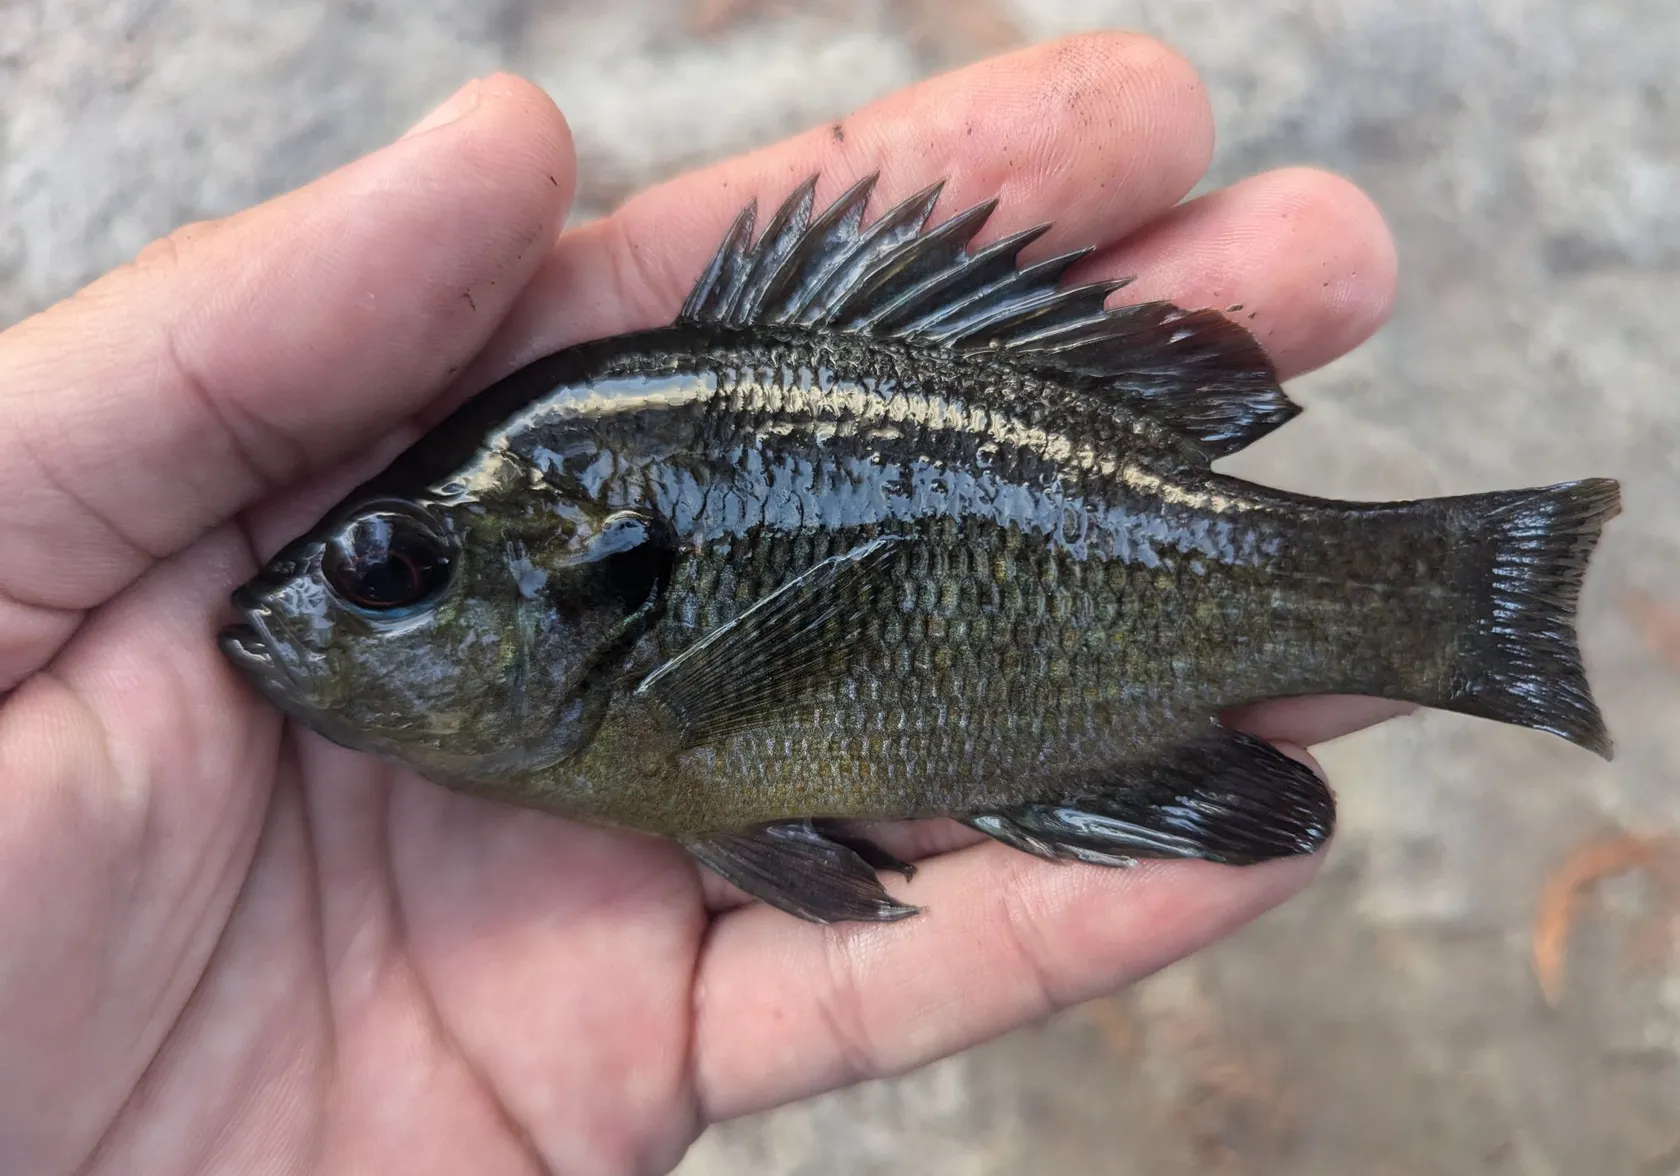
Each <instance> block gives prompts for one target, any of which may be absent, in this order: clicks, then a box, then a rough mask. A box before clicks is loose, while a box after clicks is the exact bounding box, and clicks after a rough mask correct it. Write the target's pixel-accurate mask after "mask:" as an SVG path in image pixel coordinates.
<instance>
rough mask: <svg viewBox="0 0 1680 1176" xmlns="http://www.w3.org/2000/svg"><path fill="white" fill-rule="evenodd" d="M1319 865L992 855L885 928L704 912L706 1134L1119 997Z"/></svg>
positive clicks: (923, 886)
mask: <svg viewBox="0 0 1680 1176" xmlns="http://www.w3.org/2000/svg"><path fill="white" fill-rule="evenodd" d="M1318 860H1319V859H1318V858H1316V857H1314V858H1295V859H1289V860H1285V861H1278V862H1269V863H1266V864H1265V865H1260V866H1251V867H1245V868H1240V869H1239V868H1233V867H1228V866H1216V865H1211V864H1209V863H1206V862H1149V863H1145V864H1143V865H1140V866H1138V867H1136V868H1133V869H1108V868H1103V867H1097V866H1079V865H1068V864H1061V863H1051V862H1044V861H1040V860H1039V859H1037V858H1033V857H1030V856H1028V855H1026V854H1023V853H1020V852H1018V851H1015V850H1012V849H1009V848H1006V847H1004V846H1001V845H996V844H990V843H988V844H984V845H977V846H973V847H971V848H968V849H964V850H960V851H958V852H956V853H951V854H948V855H946V856H943V857H939V858H935V859H933V860H931V861H929V862H928V863H927V864H926V865H925V866H923V868H922V869H921V871H920V872H919V873H918V874H917V876H916V878H915V880H914V881H913V882H910V883H908V884H893V889H894V891H895V893H898V894H899V895H900V896H902V897H903V898H904V899H905V900H906V901H909V902H913V903H915V904H917V905H919V906H921V907H922V908H923V909H922V911H921V913H920V914H918V915H916V916H914V917H912V918H909V919H905V920H903V921H901V922H897V923H888V924H876V925H864V924H839V925H836V926H832V927H818V926H814V925H812V924H808V923H802V922H799V921H797V920H794V919H792V918H790V917H789V916H787V915H784V914H782V913H781V912H779V911H774V910H770V909H768V908H765V907H761V906H752V907H747V908H744V909H742V910H739V911H736V912H734V913H732V914H728V915H724V916H721V917H720V918H719V919H718V920H717V921H716V923H715V924H714V927H713V931H712V935H711V938H710V939H709V941H708V946H707V950H706V953H705V955H704V956H703V957H702V963H701V970H700V973H699V976H698V982H697V987H696V996H695V1010H696V1018H697V1020H696V1026H695V1033H696V1037H695V1066H696V1082H697V1084H698V1089H699V1092H700V1098H701V1105H702V1107H703V1108H704V1111H705V1114H706V1116H707V1118H708V1119H710V1120H717V1119H727V1118H731V1117H733V1116H736V1115H742V1114H747V1113H750V1112H752V1111H756V1110H761V1109H763V1108H766V1107H771V1106H775V1105H778V1104H780V1103H784V1102H788V1101H791V1100H793V1099H797V1098H802V1097H805V1096H807V1095H811V1094H815V1093H818V1092H820V1091H823V1090H830V1089H834V1088H836V1087H839V1086H843V1085H847V1084H849V1083H852V1082H857V1081H861V1080H864V1079H868V1078H876V1077H883V1076H887V1075H892V1074H899V1073H903V1072H904V1071H906V1070H909V1069H912V1068H914V1067H916V1066H920V1065H923V1064H925V1063H927V1062H929V1061H932V1060H934V1059H937V1058H940V1057H944V1056H946V1055H948V1054H951V1053H954V1052H956V1051H958V1050H960V1049H964V1048H966V1047H968V1046H970V1045H973V1044H976V1043H978V1042H981V1041H984V1040H987V1039H989V1038H992V1037H995V1036H997V1035H998V1034H1000V1033H1003V1032H1005V1031H1007V1030H1009V1029H1011V1028H1014V1027H1016V1026H1019V1025H1022V1024H1025V1023H1027V1022H1029V1021H1032V1020H1035V1019H1038V1018H1041V1017H1043V1016H1045V1015H1047V1014H1048V1013H1050V1012H1053V1011H1055V1010H1056V1009H1060V1008H1065V1007H1067V1006H1069V1005H1072V1004H1077V1003H1079V1002H1081V1001H1085V1000H1089V999H1091V998H1092V997H1095V996H1098V995H1101V994H1103V993H1106V992H1111V991H1114V990H1115V989H1117V988H1120V987H1123V986H1124V985H1126V984H1129V983H1131V982H1133V981H1135V980H1137V979H1139V978H1140V977H1142V976H1144V975H1147V974H1148V973H1150V972H1152V971H1154V970H1156V969H1159V968H1161V967H1164V966H1165V965H1167V964H1168V963H1171V962H1173V961H1174V960H1177V959H1180V958H1182V957H1183V956H1185V955H1188V954H1189V953H1191V952H1193V951H1195V950H1196V949H1198V948H1200V947H1202V946H1204V945H1205V944H1207V943H1210V942H1212V941H1213V940H1215V939H1218V938H1219V937H1221V936H1223V935H1226V934H1228V933H1229V932H1231V931H1232V930H1234V929H1235V928H1236V927H1238V926H1240V925H1241V924H1243V923H1245V922H1247V921H1248V920H1250V919H1252V918H1254V917H1255V916H1256V915H1258V914H1260V913H1261V912H1263V911H1265V910H1267V909H1268V908H1270V907H1272V906H1274V905H1276V904H1277V903H1279V902H1281V901H1283V900H1284V899H1286V898H1287V897H1289V896H1290V895H1291V894H1293V893H1294V892H1295V891H1297V890H1299V889H1300V888H1301V887H1302V886H1304V885H1305V884H1306V883H1307V881H1308V880H1309V879H1310V878H1311V876H1312V874H1313V871H1314V870H1315V869H1316V866H1317V863H1318Z"/></svg>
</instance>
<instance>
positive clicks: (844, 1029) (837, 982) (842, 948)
mask: <svg viewBox="0 0 1680 1176" xmlns="http://www.w3.org/2000/svg"><path fill="white" fill-rule="evenodd" d="M822 935H823V957H824V960H825V962H826V963H827V965H828V976H829V985H828V989H827V991H826V992H825V993H824V994H823V996H822V997H821V998H820V999H819V1000H818V1001H817V1008H818V1010H819V1011H820V1012H821V1014H822V1018H823V1023H824V1025H825V1026H826V1027H827V1029H828V1033H829V1036H830V1037H831V1038H833V1040H834V1048H835V1053H836V1055H837V1056H838V1057H839V1059H840V1064H841V1066H842V1067H843V1072H842V1081H841V1084H843V1085H850V1084H851V1083H853V1082H857V1081H860V1080H862V1079H864V1078H869V1077H874V1076H876V1074H877V1072H878V1071H877V1067H878V1065H879V1059H878V1057H877V1051H876V1050H875V1048H874V1046H873V1044H872V1043H871V1041H870V1037H869V1033H868V1031H867V1030H865V1028H864V1022H863V1004H862V1001H861V999H860V997H859V994H858V978H857V967H856V964H855V961H854V960H853V958H852V953H851V951H850V950H849V949H848V947H847V944H846V940H845V939H844V938H843V937H842V935H841V934H840V933H838V932H836V931H834V930H832V929H829V928H824V929H823V931H822Z"/></svg>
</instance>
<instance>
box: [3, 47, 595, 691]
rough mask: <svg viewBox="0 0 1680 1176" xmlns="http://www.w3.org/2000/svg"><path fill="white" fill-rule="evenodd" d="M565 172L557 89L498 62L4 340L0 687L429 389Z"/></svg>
mask: <svg viewBox="0 0 1680 1176" xmlns="http://www.w3.org/2000/svg"><path fill="white" fill-rule="evenodd" d="M573 179H574V159H573V154H572V147H571V137H570V134H569V132H568V130H567V127H566V124H565V120H564V119H563V118H562V117H561V115H560V112H559V111H558V110H557V109H556V108H555V107H554V104H553V103H552V102H551V101H550V100H549V99H548V97H547V95H545V94H544V93H543V92H542V91H540V90H538V89H537V88H536V87H534V86H532V85H530V84H529V83H527V82H523V81H520V80H518V79H516V78H511V77H506V76H502V75H497V76H492V77H490V78H487V79H484V80H481V81H474V82H470V83H468V84H467V85H466V86H465V87H463V88H462V90H461V91H459V92H458V93H457V94H456V95H455V96H454V97H452V98H451V99H450V100H449V101H447V102H446V103H444V105H443V106H442V107H440V108H439V109H438V110H437V111H435V112H433V113H432V114H431V115H429V116H427V118H426V119H424V120H422V121H421V122H420V123H419V124H417V125H416V126H415V127H414V128H413V129H412V130H410V131H409V132H408V133H407V134H406V135H405V136H404V137H403V138H402V139H400V140H398V141H397V142H396V143H394V144H392V145H390V146H388V147H385V148H383V149H381V150H379V151H377V152H374V153H373V154H371V155H369V156H367V157H365V158H363V159H360V160H357V161H356V162H354V163H351V164H349V165H347V166H345V167H343V168H341V169H339V170H338V171H336V172H333V173H331V174H329V175H327V176H325V177H323V178H322V179H320V180H317V181H315V182H314V183H312V184H309V185H308V186H306V187H304V188H301V189H299V190H297V191H295V192H291V193H288V194H286V195H284V196H281V197H279V198H277V199H275V200H272V201H270V202H268V203H266V204H263V205H259V206H258V207H256V208H253V209H250V210H248V211H246V212H242V213H240V214H238V215H236V216H233V217H230V218H228V219H226V220H223V221H219V222H214V223H210V224H199V225H192V226H188V227H186V228H184V229H181V230H179V231H178V232H176V233H174V234H172V235H171V236H170V237H168V238H166V239H165V240H163V241H160V242H158V243H156V244H154V245H152V246H150V247H148V248H147V249H146V250H145V251H144V252H143V253H141V255H140V256H139V258H137V259H136V261H135V262H134V263H133V264H131V265H128V266H125V267H123V268H121V269H119V270H116V271H114V272H112V273H110V274H108V275H106V276H105V277H103V278H101V279H99V280H98V281H96V282H94V283H93V284H92V285H90V286H88V287H87V288H86V289H84V290H82V291H81V292H80V293H78V294H77V295H75V296H74V297H72V298H70V299H68V300H66V301H64V302H62V303H59V304H58V305H56V306H54V307H52V308H50V309H48V310H46V311H44V312H43V313H41V314H39V315H37V316H35V317H34V318H31V319H28V320H26V321H24V322H22V323H20V324H18V325H17V326H15V327H13V328H11V329H10V330H8V331H6V332H4V333H3V334H0V683H5V684H9V683H11V682H15V681H17V679H18V678H19V677H21V676H22V675H23V674H25V673H28V672H29V671H30V670H32V669H34V668H36V667H38V666H39V665H41V664H43V663H44V661H45V660H46V659H47V658H48V657H50V656H51V654H52V653H53V651H54V650H55V649H56V648H57V647H58V645H59V644H60V643H61V642H62V641H63V640H64V639H65V638H66V637H67V636H68V635H69V633H70V632H71V631H72V630H73V629H74V626H75V623H76V619H77V617H78V615H79V611H80V610H84V609H87V608H90V607H92V606H93V605H95V604H98V603H99V602H101V601H103V600H105V599H106V598H108V597H109V596H111V595H112V594H113V593H115V592H117V591H118V590H120V589H121V588H122V587H124V586H125V585H126V584H128V583H130V582H131V581H132V580H133V579H134V578H135V577H137V576H138V575H139V574H140V573H141V572H142V571H144V570H145V568H146V567H147V566H148V565H149V564H150V563H151V562H153V561H154V560H156V559H159V558H161V557H163V556H165V555H168V554H170V553H172V552H175V551H178V550H180V549H181V548H182V547H184V546H185V545H186V544H188V543H190V542H191V541H192V540H193V539H194V538H196V537H197V536H198V535H200V534H201V533H203V532H204V531H205V530H206V529H207V528H209V527H211V526H213V525H214V524H216V523H217V522H220V521H222V520H224V519H226V518H228V517H229V516H231V515H232V514H234V513H235V512H237V511H239V510H241V509H243V508H244V507H245V506H247V505H249V504H250V503H252V502H253V501H255V500H256V499H258V498H259V497H261V496H263V495H264V494H265V493H267V492H268V491H270V490H272V489H274V488H276V487H278V486H280V485H283V484H285V483H287V482H290V481H291V480H293V479H294V478H296V477H298V476H299V475H301V474H303V473H306V472H308V471H310V470H313V469H317V468H320V467H322V466H325V465H328V464H331V463H333V462H335V461H339V460H342V459H344V458H345V457H347V456H349V455H351V454H353V453H355V452H357V451H358V450H359V449H361V448H362V447H365V446H366V445H367V444H368V443H369V442H370V441H371V440H373V439H374V438H376V437H377V436H378V435H379V434H380V432H381V431H382V430H383V429H385V428H388V427H389V426H390V425H391V423H392V422H394V421H397V420H399V419H401V418H403V417H404V416H406V415H408V414H411V413H413V412H414V411H415V410H417V409H418V408H420V407H421V406H423V405H424V404H425V403H426V401H427V400H428V399H430V398H431V397H432V396H434V395H436V394H437V393H438V392H439V391H440V390H441V389H442V388H443V387H444V385H445V384H447V382H448V381H449V379H450V377H451V376H452V375H453V374H454V373H456V372H457V371H459V370H460V368H461V367H462V366H463V365H464V364H465V363H466V362H467V361H468V360H469V359H470V358H471V357H472V356H473V355H474V354H475V353H476V352H477V351H478V350H479V348H480V347H482V346H483V344H484V342H485V341H486V339H488V338H489V336H490V334H491V332H492V331H493V330H494V329H495V327H496V326H497V324H498V323H499V322H500V321H501V319H502V317H503V316H504V315H505V314H506V313H507V310H508V307H509V305H510V304H511V303H512V301H513V299H514V298H515V297H516V296H517V295H518V293H519V292H520V290H521V289H522V288H523V287H524V286H525V284H526V283H527V282H528V281H529V280H530V278H531V276H532V274H533V273H534V272H535V271H536V268H537V266H538V265H539V263H540V262H541V261H542V259H543V258H544V257H545V256H546V254H547V252H548V248H549V246H550V244H551V243H552V241H553V238H554V236H555V235H556V233H557V232H558V230H559V227H560V225H561V223H562V221H563V220H564V218H565V214H566V210H567V206H568V204H569V201H570V196H571V190H572V183H573Z"/></svg>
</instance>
